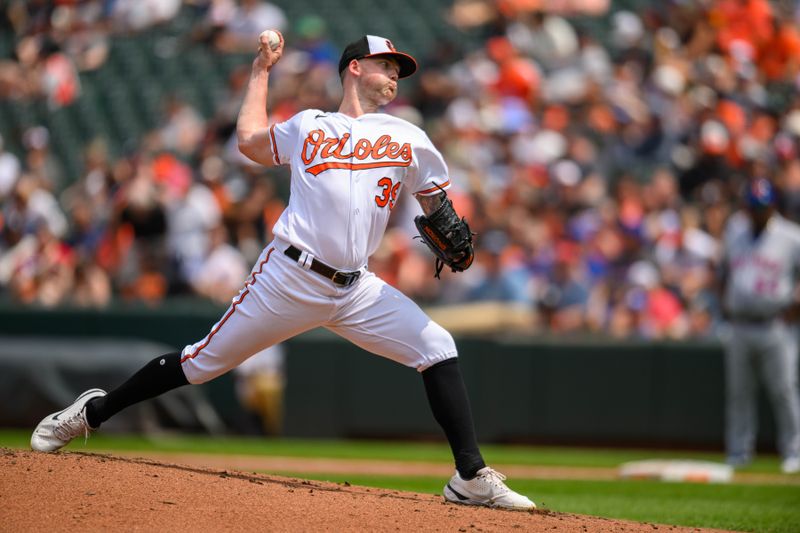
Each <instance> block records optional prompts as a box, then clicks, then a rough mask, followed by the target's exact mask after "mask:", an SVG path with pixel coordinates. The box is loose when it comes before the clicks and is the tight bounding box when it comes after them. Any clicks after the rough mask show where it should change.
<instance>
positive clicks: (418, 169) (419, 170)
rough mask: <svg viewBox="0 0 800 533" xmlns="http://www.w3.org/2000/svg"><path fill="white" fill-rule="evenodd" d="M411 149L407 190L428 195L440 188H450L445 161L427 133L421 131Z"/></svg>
mask: <svg viewBox="0 0 800 533" xmlns="http://www.w3.org/2000/svg"><path fill="white" fill-rule="evenodd" d="M413 150H414V152H413V153H414V157H413V161H412V163H411V166H410V167H409V169H408V170H409V172H408V179H409V183H408V190H409V191H411V192H412V193H413V194H421V195H423V196H428V195H432V194H436V193H437V192H439V189H440V188H441V189H448V188H450V177H449V176H448V173H447V163H445V162H444V158H443V157H442V154H441V153H439V150H437V149H436V147H435V146H433V143H432V142H431V140H430V139H429V138H428V136H427V135H425V134H424V133H421V138H420V141H419V142H418V143H416V144H415V145H414V148H413Z"/></svg>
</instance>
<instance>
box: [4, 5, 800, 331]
mask: <svg viewBox="0 0 800 533" xmlns="http://www.w3.org/2000/svg"><path fill="white" fill-rule="evenodd" d="M550 4H552V5H556V6H558V8H557V9H547V10H543V9H542V7H541V6H542V5H550ZM190 7H191V8H192V9H194V10H196V12H197V13H199V14H200V16H199V18H198V20H199V22H198V23H197V24H196V25H195V27H194V28H192V39H194V42H195V45H196V46H205V47H208V48H209V49H210V50H213V51H214V53H220V54H237V53H242V52H248V53H249V52H251V51H252V50H251V48H252V43H255V42H256V36H257V35H258V33H259V32H260V31H261V30H262V29H264V28H267V27H271V28H278V29H281V30H282V31H283V32H284V35H285V37H286V42H287V50H286V52H285V54H284V57H283V59H282V61H281V62H280V63H279V64H278V66H277V67H276V68H275V70H274V73H273V76H272V77H271V86H270V111H271V119H272V120H274V121H280V120H283V119H286V118H288V117H290V116H291V115H292V114H294V113H295V112H297V111H300V110H302V109H305V108H309V107H314V108H319V109H323V110H334V109H336V107H337V105H338V101H339V99H340V97H341V87H340V85H339V81H338V76H337V75H336V62H337V61H338V55H339V50H338V47H337V46H335V45H334V44H333V43H332V42H331V41H330V39H329V38H328V36H327V35H328V34H327V31H326V21H325V20H323V19H322V18H320V17H318V16H315V15H309V16H306V17H303V18H302V19H300V20H288V19H287V17H286V16H285V14H284V13H283V12H282V10H281V9H280V8H279V7H277V6H276V5H272V4H269V3H266V2H259V1H257V0H240V1H234V0H220V1H217V0H213V1H211V0H209V1H200V0H197V1H195V2H191V6H190ZM181 8H182V6H181V3H180V2H178V1H177V0H175V1H165V0H152V1H126V0H116V1H114V0H106V1H80V2H79V1H63V2H44V1H27V2H21V1H17V2H14V1H11V2H9V3H7V7H6V13H5V16H6V19H7V21H8V23H9V24H10V27H11V28H13V31H14V32H15V35H16V38H15V43H16V48H15V50H14V54H13V57H9V58H5V59H2V60H0V97H1V98H3V99H6V100H14V99H26V98H44V99H48V101H51V102H54V104H53V105H70V103H71V102H72V101H73V100H74V99H76V98H79V97H80V73H81V72H82V71H84V70H89V69H97V68H102V65H103V61H104V58H105V57H106V56H107V53H108V47H109V46H113V39H114V36H115V35H116V34H119V33H125V34H129V33H131V32H136V31H142V30H143V29H145V28H148V27H151V26H152V25H158V24H168V23H169V20H170V18H171V17H173V16H175V14H176V13H178V11H179V9H181ZM183 8H186V7H185V6H184V7H183ZM445 16H446V17H447V19H448V20H449V21H450V23H451V24H452V25H454V26H456V27H457V28H458V29H459V30H461V31H463V32H464V34H465V35H469V36H471V42H479V43H480V46H472V47H469V48H466V49H465V47H464V46H462V45H461V43H458V42H449V41H446V40H443V39H442V40H439V41H438V44H437V46H436V47H435V48H434V49H432V50H430V51H428V53H425V54H421V55H418V57H417V59H418V61H419V63H420V67H421V68H420V70H419V72H418V73H417V74H416V75H415V76H414V77H413V78H410V79H409V80H408V81H404V84H405V85H402V86H401V90H400V97H399V98H398V100H397V101H396V102H394V103H393V104H392V105H391V106H390V107H389V108H388V109H387V110H386V111H387V112H389V113H392V114H395V115H398V116H401V117H403V118H405V119H406V120H409V121H411V122H412V123H415V124H417V125H419V126H421V127H423V128H424V129H425V130H426V131H427V132H428V134H429V136H430V137H431V139H432V140H433V141H434V143H435V144H436V145H437V146H438V147H439V149H440V150H441V151H442V153H443V154H444V156H445V159H446V161H447V162H448V165H449V168H450V173H451V177H452V178H453V182H454V187H453V188H452V189H451V191H450V193H449V194H450V196H451V197H452V198H453V200H454V203H455V204H456V209H457V211H458V212H459V213H460V214H462V215H465V216H466V217H467V220H468V221H469V224H470V226H471V228H472V229H473V231H475V232H476V234H477V236H476V244H477V257H476V262H475V264H474V265H473V266H472V267H471V268H470V269H469V270H468V271H466V272H465V273H463V274H458V275H454V274H452V275H451V274H445V275H443V276H442V278H443V279H442V280H441V281H439V280H436V279H434V278H433V259H432V258H431V256H430V254H429V253H428V252H427V251H426V250H425V249H424V247H423V246H422V245H421V244H420V243H419V242H418V241H415V240H413V238H412V237H413V235H414V234H415V229H414V226H413V222H412V219H413V215H414V214H416V213H418V212H419V206H418V205H417V204H416V202H415V201H413V200H412V199H411V198H410V197H407V196H406V197H405V198H403V199H401V201H400V203H399V204H398V206H397V208H396V209H395V210H394V214H393V217H392V220H391V222H390V229H389V231H388V232H387V234H386V237H385V239H384V241H383V243H382V245H381V247H380V249H379V250H378V252H377V253H376V254H375V255H374V256H373V257H372V258H371V259H370V267H371V268H372V269H373V270H374V271H375V272H377V273H378V274H379V275H381V276H382V277H383V278H384V279H386V280H387V281H388V282H390V283H392V284H393V285H395V286H397V287H398V288H400V289H401V290H402V291H404V292H405V293H406V294H408V295H409V296H410V297H412V298H414V299H416V300H417V301H419V302H420V303H422V304H425V305H431V306H433V305H443V304H448V305H449V304H452V305H459V306H465V305H468V304H474V303H476V302H478V303H479V302H504V303H506V304H508V305H510V306H515V307H516V308H519V309H521V310H524V311H525V312H526V313H527V314H526V316H528V317H529V320H527V321H525V322H524V323H523V325H522V327H523V328H524V329H526V330H528V331H532V332H537V331H539V332H541V331H546V332H552V333H555V334H571V333H576V332H588V333H602V334H610V335H612V336H615V337H620V338H629V337H640V338H649V339H657V338H670V339H682V338H689V337H692V338H696V337H705V336H710V335H713V334H714V328H715V324H716V323H717V321H718V318H719V315H720V311H719V300H718V296H717V291H718V287H717V275H716V273H717V267H718V261H719V258H720V253H721V250H720V243H721V236H722V233H723V231H724V226H725V222H726V220H727V218H728V216H729V215H730V214H731V213H732V212H733V211H734V210H736V209H737V208H738V205H739V197H740V190H741V187H742V185H743V183H744V182H745V181H746V180H747V179H748V178H751V177H756V176H761V177H767V178H768V179H770V180H771V181H772V182H773V183H775V184H776V186H777V188H778V190H779V191H781V196H780V202H781V204H780V208H781V211H782V213H783V214H784V215H785V216H787V217H788V218H790V219H794V220H798V219H800V161H798V157H797V155H798V149H800V96H799V95H800V92H799V91H798V89H800V30H798V28H799V27H800V26H799V25H798V23H799V22H800V10H798V9H797V6H795V5H794V4H792V3H791V2H772V3H770V2H767V1H766V0H719V1H711V0H682V1H677V0H673V1H664V2H642V8H641V9H639V10H637V11H636V12H633V11H627V10H619V9H617V8H616V7H615V5H614V2H610V3H609V2H603V1H600V0H595V1H586V2H578V1H576V2H556V3H548V2H535V1H529V0H528V1H526V0H459V1H456V2H455V3H453V4H452V5H451V6H450V8H449V10H448V12H447V13H446V14H445ZM598 28H601V30H602V29H604V30H605V31H598ZM368 31H369V30H368ZM388 37H390V38H393V39H394V40H395V43H396V44H398V46H399V47H400V48H403V43H402V36H388ZM104 50H105V51H104ZM54 56H57V57H58V58H59V60H58V62H59V63H60V64H61V66H60V67H59V66H48V64H49V63H50V62H53V57H54ZM64 65H67V66H66V67H65V66H64ZM50 71H56V72H59V73H61V75H62V77H66V78H72V79H74V83H72V84H71V85H72V86H73V88H72V89H71V91H72V92H70V90H67V89H64V87H63V85H65V84H64V83H63V79H62V80H61V82H62V83H61V84H60V85H59V84H58V83H54V82H53V78H54V76H53V74H52V72H50ZM64 71H70V72H73V74H72V75H71V76H66V75H64V74H63V72H64ZM49 72H50V73H49ZM248 74H249V63H243V64H242V65H241V67H240V68H238V69H235V70H234V71H233V73H232V74H231V76H230V79H229V83H228V87H227V91H226V93H225V94H223V95H220V97H219V100H218V102H217V104H216V106H215V109H216V112H215V113H214V114H213V115H212V116H210V117H205V116H203V115H202V114H201V113H200V112H199V111H198V110H196V109H194V108H193V107H192V106H191V105H190V104H189V103H188V102H187V101H184V100H182V99H180V98H179V97H173V98H171V99H170V100H169V101H168V102H167V103H166V105H165V113H164V116H163V121H162V123H161V124H159V125H158V127H156V128H155V129H153V130H152V131H150V132H149V133H148V134H147V135H145V136H144V137H143V138H142V139H141V142H140V143H139V145H138V146H137V147H136V148H135V149H134V150H131V151H130V153H127V154H125V155H124V156H121V157H116V158H112V157H111V156H110V151H109V149H108V146H107V144H106V142H105V141H104V140H103V139H97V140H95V141H93V142H92V143H90V144H89V145H88V146H86V148H85V153H84V154H83V156H84V161H85V164H84V168H85V171H84V173H83V175H81V176H63V175H60V174H59V166H58V165H57V164H56V162H55V161H54V156H53V153H52V151H51V150H50V139H49V132H48V130H47V129H46V128H45V127H43V126H40V125H31V127H30V128H29V129H27V130H26V131H25V132H24V135H23V138H22V144H23V146H24V148H25V153H24V154H23V156H22V157H17V156H16V155H14V154H12V153H10V152H8V151H4V150H3V149H2V147H0V202H2V218H1V219H0V226H1V227H2V234H1V235H2V238H0V290H2V292H3V293H5V294H6V295H9V296H10V297H11V298H13V299H14V300H15V301H19V302H23V303H26V304H35V305H44V306H56V305H79V306H94V307H102V306H106V305H108V304H109V302H111V301H112V300H114V299H115V298H119V299H124V300H129V301H144V302H148V303H151V304H158V303H159V302H161V301H162V300H163V299H165V298H167V297H169V296H172V295H182V294H195V295H202V296H204V297H206V298H210V299H212V300H214V301H216V302H219V303H225V302H228V301H230V298H231V297H232V296H233V295H235V294H236V292H237V291H238V290H239V289H240V288H241V285H242V283H243V280H244V279H245V278H246V276H247V275H248V272H249V268H250V265H251V264H252V262H253V261H254V260H255V258H256V257H257V256H258V254H259V252H260V251H261V249H262V247H263V246H264V245H265V244H266V243H267V242H268V241H269V239H270V238H271V235H270V228H271V227H272V225H273V224H274V222H275V221H276V220H277V217H278V216H279V215H280V213H281V211H282V209H283V207H284V205H285V202H286V196H285V194H286V191H287V190H288V183H287V181H286V180H287V179H288V173H287V172H286V171H285V170H282V169H268V170H265V169H263V168H260V167H258V166H255V165H252V164H250V163H249V162H248V161H246V160H245V159H244V157H242V156H241V154H239V153H238V150H237V149H236V143H235V139H234V129H235V120H236V114H237V112H238V108H239V104H240V102H241V97H242V94H243V89H244V84H245V82H246V80H247V76H248ZM56 78H58V76H56ZM66 85H70V84H66ZM59 86H61V90H55V89H54V87H59Z"/></svg>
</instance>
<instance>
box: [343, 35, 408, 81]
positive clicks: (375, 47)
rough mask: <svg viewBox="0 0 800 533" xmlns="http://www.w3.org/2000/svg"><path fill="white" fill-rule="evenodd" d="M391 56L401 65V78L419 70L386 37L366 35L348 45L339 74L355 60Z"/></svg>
mask: <svg viewBox="0 0 800 533" xmlns="http://www.w3.org/2000/svg"><path fill="white" fill-rule="evenodd" d="M377 56H391V57H392V58H394V60H395V61H397V63H398V65H400V72H399V74H398V76H399V77H400V78H406V77H408V76H411V75H412V74H414V72H416V70H417V61H416V60H415V59H414V58H413V57H411V56H410V55H408V54H405V53H403V52H398V51H397V49H396V48H395V47H394V45H393V44H392V41H390V40H389V39H387V38H385V37H378V36H376V35H365V36H363V37H361V38H360V39H358V40H357V41H353V42H352V43H350V44H348V45H347V46H346V47H345V49H344V51H343V52H342V57H341V59H339V74H341V73H342V72H343V71H344V69H346V68H347V65H349V64H350V62H351V61H352V60H354V59H364V58H365V57H377Z"/></svg>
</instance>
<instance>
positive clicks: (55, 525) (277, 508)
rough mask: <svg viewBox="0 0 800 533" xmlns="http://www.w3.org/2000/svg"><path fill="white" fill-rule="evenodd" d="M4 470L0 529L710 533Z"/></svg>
mask: <svg viewBox="0 0 800 533" xmlns="http://www.w3.org/2000/svg"><path fill="white" fill-rule="evenodd" d="M0 465H2V477H0V503H1V505H0V531H14V532H23V531H51V532H57V531H156V530H158V531H181V532H182V531H192V532H196V531H459V532H470V533H471V532H478V531H531V532H540V531H579V532H612V531H614V532H617V531H624V532H644V531H647V532H649V533H652V532H653V531H656V530H661V531H671V532H672V531H674V532H678V531H700V530H698V529H694V528H679V527H674V526H660V525H656V524H643V523H636V522H628V521H623V520H611V519H604V518H596V517H590V516H581V515H574V514H564V513H557V512H553V511H536V512H518V511H516V512H515V511H504V510H497V509H486V508H475V507H466V506H460V505H453V504H448V503H444V501H443V498H442V497H441V496H434V495H430V494H417V493H411V492H400V491H392V490H383V489H374V488H367V487H359V486H351V485H348V484H335V483H324V482H318V481H307V480H302V479H294V478H287V477H279V476H272V475H264V474H256V473H247V472H242V471H234V470H219V469H213V468H207V467H201V466H189V465H181V464H171V463H168V462H160V461H155V460H152V459H142V458H131V457H119V456H113V455H104V454H89V453H74V452H73V453H70V452H62V453H52V454H43V453H36V452H28V451H21V450H11V449H6V448H0ZM704 531H710V530H704Z"/></svg>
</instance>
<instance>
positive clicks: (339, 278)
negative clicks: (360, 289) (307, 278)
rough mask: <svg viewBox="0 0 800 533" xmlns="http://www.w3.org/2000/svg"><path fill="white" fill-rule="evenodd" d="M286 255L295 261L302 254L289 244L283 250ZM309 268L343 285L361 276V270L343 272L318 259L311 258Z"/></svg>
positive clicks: (353, 281)
mask: <svg viewBox="0 0 800 533" xmlns="http://www.w3.org/2000/svg"><path fill="white" fill-rule="evenodd" d="M283 253H284V254H285V255H286V256H288V257H289V258H291V259H294V260H295V261H297V260H299V259H300V256H301V255H302V254H303V252H301V251H300V250H299V249H298V248H295V247H294V246H289V247H288V248H287V249H286V251H284V252H283ZM310 269H311V270H313V271H314V272H316V273H317V274H319V275H321V276H324V277H326V278H328V279H329V280H331V281H332V282H334V283H335V284H337V285H341V286H343V287H349V286H350V285H352V284H353V283H355V282H356V280H357V279H358V278H359V276H361V271H359V270H356V271H355V272H344V271H342V270H336V269H335V268H332V267H329V266H328V265H326V264H325V263H323V262H322V261H320V260H319V259H313V260H312V261H311V268H310Z"/></svg>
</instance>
